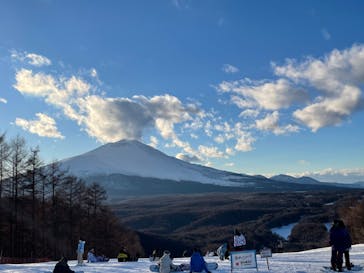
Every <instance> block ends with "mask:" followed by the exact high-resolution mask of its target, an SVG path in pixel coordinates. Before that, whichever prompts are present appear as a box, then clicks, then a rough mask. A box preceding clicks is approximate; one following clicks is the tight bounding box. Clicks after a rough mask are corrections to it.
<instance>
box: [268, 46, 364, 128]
mask: <svg viewBox="0 0 364 273" xmlns="http://www.w3.org/2000/svg"><path fill="white" fill-rule="evenodd" d="M273 68H274V71H275V73H276V75H278V76H283V77H287V78H289V79H291V80H292V81H294V82H296V83H298V84H306V85H310V86H312V87H314V88H315V89H316V90H317V91H318V92H319V93H320V94H319V95H317V96H316V97H314V98H313V100H312V101H311V103H310V104H309V105H307V106H305V107H304V108H302V109H297V110H296V111H295V112H294V117H295V118H297V119H298V120H299V121H301V122H302V123H304V124H305V125H307V126H308V127H310V128H311V129H312V131H317V130H318V129H320V128H322V127H326V126H332V125H339V124H341V123H342V122H343V121H344V120H345V119H347V118H348V117H349V116H350V115H351V114H352V113H354V112H356V111H358V110H360V109H361V105H362V102H363V95H362V91H361V85H362V84H363V83H364V46H363V45H353V46H352V47H351V48H349V49H345V50H342V51H340V50H337V49H335V50H333V51H332V52H330V53H329V54H327V55H326V56H324V57H323V58H321V59H315V58H307V59H306V60H304V61H303V62H301V63H298V62H296V61H295V60H288V61H287V62H286V64H285V65H283V66H277V65H275V64H273Z"/></svg>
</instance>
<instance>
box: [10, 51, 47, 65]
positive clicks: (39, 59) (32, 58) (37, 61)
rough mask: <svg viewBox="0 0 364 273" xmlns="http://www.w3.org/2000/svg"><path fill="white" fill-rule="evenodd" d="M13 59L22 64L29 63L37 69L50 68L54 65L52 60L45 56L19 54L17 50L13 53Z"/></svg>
mask: <svg viewBox="0 0 364 273" xmlns="http://www.w3.org/2000/svg"><path fill="white" fill-rule="evenodd" d="M11 58H12V59H14V60H18V61H21V62H27V63H28V64H30V65H33V66H37V67H41V66H49V65H51V64H52V62H51V60H50V59H48V58H47V57H45V56H42V55H39V54H35V53H27V52H18V51H16V50H12V51H11Z"/></svg>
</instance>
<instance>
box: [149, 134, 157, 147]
mask: <svg viewBox="0 0 364 273" xmlns="http://www.w3.org/2000/svg"><path fill="white" fill-rule="evenodd" d="M149 145H150V146H152V147H153V148H157V147H158V139H157V138H156V137H155V136H151V137H150V143H149Z"/></svg>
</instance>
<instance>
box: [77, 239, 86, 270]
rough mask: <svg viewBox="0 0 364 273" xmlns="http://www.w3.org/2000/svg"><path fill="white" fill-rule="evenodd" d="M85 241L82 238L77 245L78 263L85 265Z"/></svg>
mask: <svg viewBox="0 0 364 273" xmlns="http://www.w3.org/2000/svg"><path fill="white" fill-rule="evenodd" d="M85 243H86V241H83V240H82V239H81V238H80V240H79V241H78V246H77V265H83V253H84V252H85Z"/></svg>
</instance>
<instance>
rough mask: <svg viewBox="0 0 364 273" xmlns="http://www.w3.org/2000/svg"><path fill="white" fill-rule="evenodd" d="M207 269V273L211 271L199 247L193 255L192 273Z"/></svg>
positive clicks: (191, 262)
mask: <svg viewBox="0 0 364 273" xmlns="http://www.w3.org/2000/svg"><path fill="white" fill-rule="evenodd" d="M202 271H205V272H207V273H211V272H210V271H209V270H208V269H207V266H206V262H205V260H204V258H203V257H202V255H201V251H199V250H198V249H197V248H195V249H194V250H193V254H192V256H191V261H190V273H192V272H202Z"/></svg>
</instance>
